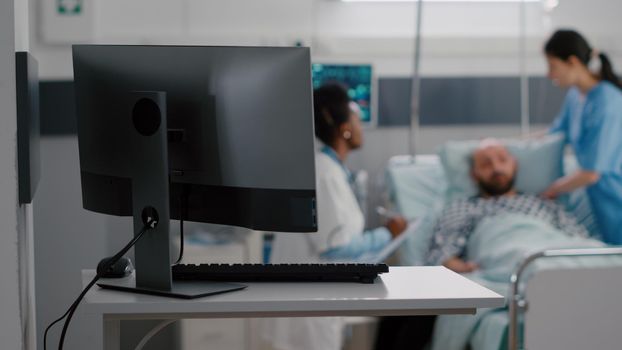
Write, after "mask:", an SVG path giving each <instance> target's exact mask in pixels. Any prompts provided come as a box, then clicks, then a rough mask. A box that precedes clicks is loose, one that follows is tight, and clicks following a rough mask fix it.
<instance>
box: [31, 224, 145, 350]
mask: <svg viewBox="0 0 622 350" xmlns="http://www.w3.org/2000/svg"><path fill="white" fill-rule="evenodd" d="M156 224H157V222H156V221H154V220H149V221H148V222H147V223H146V224H145V226H144V227H143V228H142V230H141V231H140V232H139V233H138V234H137V235H135V236H134V238H132V240H131V241H130V242H129V243H128V244H127V245H126V246H125V247H123V249H121V250H120V251H119V252H118V253H117V254H115V255H114V256H113V257H112V258H110V259H109V260H108V261H107V262H106V264H105V265H104V268H103V271H108V270H110V268H111V267H112V265H114V264H115V263H116V262H117V261H119V259H121V257H122V256H123V255H125V253H127V251H128V250H130V249H131V248H132V247H133V246H134V245H135V244H136V242H138V240H139V239H140V238H141V237H142V236H143V235H144V234H145V232H147V231H148V230H149V229H150V228H154V227H155V225H156ZM100 278H101V276H100V275H99V273H97V274H96V275H95V277H93V279H92V280H91V282H89V284H88V285H87V286H86V287H85V288H84V289H83V290H82V293H80V295H79V296H78V298H76V300H75V301H74V302H73V303H72V304H71V306H70V307H69V309H68V310H67V311H66V312H65V313H64V314H63V316H61V317H60V318H58V319H57V320H56V321H54V322H52V323H51V324H50V325H49V326H48V327H47V328H46V329H45V334H44V335H43V349H44V350H47V333H48V331H49V329H50V328H51V327H52V326H53V325H54V324H56V323H58V322H59V321H61V320H62V319H63V318H65V317H67V318H66V319H65V324H64V325H63V331H62V333H61V337H60V340H59V342H58V349H59V350H62V349H63V345H64V342H65V335H66V334H67V329H68V328H69V323H70V322H71V318H72V317H73V314H74V312H75V311H76V309H77V308H78V305H79V304H80V301H82V299H83V298H84V296H85V295H86V293H87V292H88V291H89V290H90V289H91V287H93V285H95V283H97V281H98V280H99V279H100Z"/></svg>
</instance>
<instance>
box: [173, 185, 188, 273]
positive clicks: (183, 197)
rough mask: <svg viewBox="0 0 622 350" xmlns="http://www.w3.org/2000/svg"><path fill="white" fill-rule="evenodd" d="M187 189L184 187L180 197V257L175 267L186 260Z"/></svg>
mask: <svg viewBox="0 0 622 350" xmlns="http://www.w3.org/2000/svg"><path fill="white" fill-rule="evenodd" d="M184 204H186V187H185V186H184V187H183V188H182V191H181V196H179V213H180V215H179V257H177V261H175V263H174V264H173V265H177V264H179V263H180V262H181V260H182V259H183V258H184V218H185V217H186V206H185V205H184Z"/></svg>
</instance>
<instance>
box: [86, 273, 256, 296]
mask: <svg viewBox="0 0 622 350" xmlns="http://www.w3.org/2000/svg"><path fill="white" fill-rule="evenodd" d="M97 285H98V286H99V287H100V288H103V289H112V290H118V291H123V292H129V293H138V294H149V295H158V296H163V297H169V298H179V299H196V298H201V297H205V296H210V295H216V294H222V293H228V292H233V291H237V290H242V289H244V288H246V287H247V286H246V285H243V284H237V283H221V282H207V281H174V282H173V285H172V288H171V290H159V289H154V288H148V287H137V286H136V282H135V280H134V276H133V275H132V276H130V277H125V278H121V279H111V278H105V279H102V282H101V283H97Z"/></svg>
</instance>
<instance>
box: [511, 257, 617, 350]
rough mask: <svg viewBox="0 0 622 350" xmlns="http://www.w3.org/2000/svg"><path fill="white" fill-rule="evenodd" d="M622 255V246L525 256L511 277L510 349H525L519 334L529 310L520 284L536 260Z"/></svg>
mask: <svg viewBox="0 0 622 350" xmlns="http://www.w3.org/2000/svg"><path fill="white" fill-rule="evenodd" d="M607 255H622V247H614V248H584V249H549V250H543V251H541V252H538V253H535V254H532V255H530V256H528V257H527V258H525V260H523V261H522V262H521V263H520V265H519V266H518V268H517V269H516V270H515V271H514V273H513V274H512V276H511V278H510V283H511V287H510V301H509V303H510V305H509V308H510V310H509V317H510V326H509V327H510V328H509V336H508V349H509V350H519V349H523V339H522V338H523V337H522V336H521V335H520V334H519V321H520V316H522V315H523V314H524V312H525V311H526V310H527V300H526V299H525V295H524V294H523V293H522V292H521V290H520V284H521V282H522V279H523V277H524V273H525V270H526V269H527V268H528V267H529V266H530V265H531V263H533V262H534V261H536V260H540V259H544V258H558V257H579V256H607Z"/></svg>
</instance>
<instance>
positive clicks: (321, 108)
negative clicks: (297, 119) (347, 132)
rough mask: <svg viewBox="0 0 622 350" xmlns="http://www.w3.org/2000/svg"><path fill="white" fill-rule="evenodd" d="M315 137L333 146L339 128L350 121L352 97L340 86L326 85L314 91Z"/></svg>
mask: <svg viewBox="0 0 622 350" xmlns="http://www.w3.org/2000/svg"><path fill="white" fill-rule="evenodd" d="M313 110H314V118H315V136H317V138H318V139H320V140H321V141H322V142H323V143H324V144H325V145H332V144H333V142H334V141H335V139H336V138H337V136H338V134H339V127H340V126H341V125H342V124H344V123H347V122H348V121H349V120H350V97H349V96H348V92H347V91H346V89H345V88H344V87H343V86H341V85H339V84H326V85H323V86H321V87H319V88H317V89H315V90H314V91H313Z"/></svg>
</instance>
